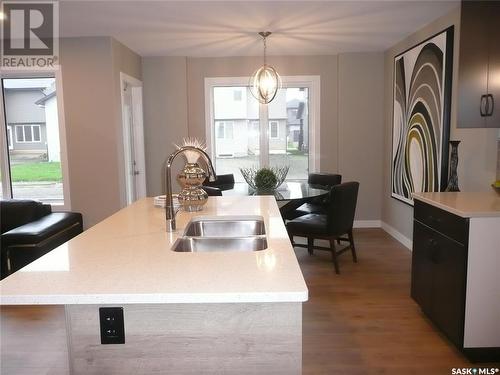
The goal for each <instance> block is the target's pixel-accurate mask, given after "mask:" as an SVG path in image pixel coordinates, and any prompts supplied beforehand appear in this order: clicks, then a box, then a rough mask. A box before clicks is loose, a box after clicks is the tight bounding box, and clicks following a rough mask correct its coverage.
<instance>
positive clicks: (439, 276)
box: [412, 221, 467, 347]
mask: <svg viewBox="0 0 500 375" xmlns="http://www.w3.org/2000/svg"><path fill="white" fill-rule="evenodd" d="M413 236H414V237H413V243H414V247H413V254H412V257H413V259H412V297H413V298H414V299H415V301H416V302H417V303H418V304H419V305H420V307H421V308H422V310H423V311H424V312H425V313H426V314H427V315H428V316H429V318H430V319H431V320H432V321H433V322H434V323H435V324H436V326H438V327H439V328H440V329H441V330H442V331H443V332H444V333H445V334H446V336H448V338H449V339H450V340H451V341H452V342H453V343H454V344H455V345H457V346H458V347H462V345H463V332H464V319H465V281H466V264H467V251H466V246H465V245H463V244H460V243H458V242H456V241H455V240H452V239H451V238H448V237H447V236H445V235H443V234H441V233H439V232H437V231H435V230H434V229H432V228H430V227H428V226H426V225H424V224H422V223H420V222H418V221H415V222H414V234H413Z"/></svg>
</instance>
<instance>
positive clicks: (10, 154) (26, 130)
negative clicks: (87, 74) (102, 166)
mask: <svg viewBox="0 0 500 375" xmlns="http://www.w3.org/2000/svg"><path fill="white" fill-rule="evenodd" d="M35 74H36V75H35ZM41 74H42V73H40V72H36V73H35V72H33V73H22V75H20V73H12V76H10V75H7V76H4V77H3V78H2V79H1V86H0V88H1V90H0V94H1V95H0V96H1V98H0V99H2V100H3V103H5V105H3V106H2V110H1V111H0V113H1V114H2V116H0V126H2V127H3V129H4V130H3V132H2V133H3V134H6V137H5V136H3V135H2V136H0V141H1V142H0V172H1V186H2V190H1V196H2V197H3V198H7V199H8V198H17V199H36V200H39V201H42V202H44V203H49V204H52V205H58V206H59V208H62V209H66V208H69V186H68V183H67V176H68V174H67V165H66V159H65V155H66V148H65V143H64V139H63V138H62V137H60V134H61V133H62V134H64V123H63V121H62V120H63V119H62V118H60V114H62V113H63V111H62V107H61V105H62V102H61V101H60V98H59V97H58V95H57V92H58V88H59V87H61V82H60V74H59V71H58V70H54V71H50V72H47V73H43V75H41ZM5 146H7V147H5Z"/></svg>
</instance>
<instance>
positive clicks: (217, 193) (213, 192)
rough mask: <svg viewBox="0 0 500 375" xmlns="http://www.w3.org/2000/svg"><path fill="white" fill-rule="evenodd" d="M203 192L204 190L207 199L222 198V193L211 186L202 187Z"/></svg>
mask: <svg viewBox="0 0 500 375" xmlns="http://www.w3.org/2000/svg"><path fill="white" fill-rule="evenodd" d="M201 188H202V189H203V190H205V191H206V192H207V194H208V196H209V197H220V196H222V191H221V189H219V188H216V187H212V186H202V187H201Z"/></svg>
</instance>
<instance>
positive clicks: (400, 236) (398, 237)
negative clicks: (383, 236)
mask: <svg viewBox="0 0 500 375" xmlns="http://www.w3.org/2000/svg"><path fill="white" fill-rule="evenodd" d="M381 227H382V229H383V230H385V231H386V232H387V233H389V234H390V235H391V236H392V237H394V238H395V239H396V240H398V241H399V242H401V244H402V245H404V246H405V247H406V248H408V249H409V250H410V251H411V250H412V248H413V241H412V240H410V239H409V238H408V237H406V236H404V235H403V234H402V233H401V232H398V231H397V230H396V229H394V227H392V226H390V225H389V224H387V223H385V222H383V221H382V222H381Z"/></svg>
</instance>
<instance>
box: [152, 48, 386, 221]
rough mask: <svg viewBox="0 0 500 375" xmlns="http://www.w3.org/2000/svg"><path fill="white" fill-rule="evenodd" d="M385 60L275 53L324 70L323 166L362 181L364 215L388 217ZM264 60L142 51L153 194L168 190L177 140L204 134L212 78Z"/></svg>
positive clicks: (288, 67) (315, 71)
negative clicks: (168, 165) (168, 167)
mask: <svg viewBox="0 0 500 375" xmlns="http://www.w3.org/2000/svg"><path fill="white" fill-rule="evenodd" d="M383 61H384V59H383V54H382V53H366V54H349V55H343V56H341V57H339V56H272V57H270V58H269V63H270V64H272V65H273V66H275V67H276V69H277V70H278V71H279V72H280V74H281V75H283V76H287V75H290V76H293V75H319V76H320V79H321V103H320V108H321V114H320V116H321V125H320V126H321V159H320V163H321V171H325V172H337V171H340V172H341V173H342V174H344V176H345V180H346V181H347V180H349V179H356V180H358V181H360V182H361V186H362V187H361V192H360V198H359V204H358V211H357V219H358V220H379V219H380V216H381V212H380V209H381V196H382V192H381V174H382V165H381V162H380V159H381V150H382V128H383V121H382V120H383V117H382V110H383V97H382V95H380V93H381V92H382V91H383V84H384V81H383ZM261 63H262V58H260V57H227V58H181V57H145V58H143V77H144V89H145V91H144V92H145V95H144V99H145V128H146V163H147V170H148V179H147V181H148V194H149V195H156V194H160V193H161V192H162V191H163V184H162V178H161V176H162V167H163V162H164V160H165V157H166V156H167V155H168V153H169V152H171V151H172V150H173V146H172V143H174V142H180V141H181V140H182V137H184V136H186V135H188V134H189V136H194V137H198V138H200V139H205V97H204V95H205V87H204V84H205V78H206V77H235V76H248V75H249V74H251V72H253V71H254V70H255V69H256V68H257V67H258V66H260V64H261ZM339 106H342V108H339ZM361 150H363V152H362V153H361ZM360 153H361V154H360Z"/></svg>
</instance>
